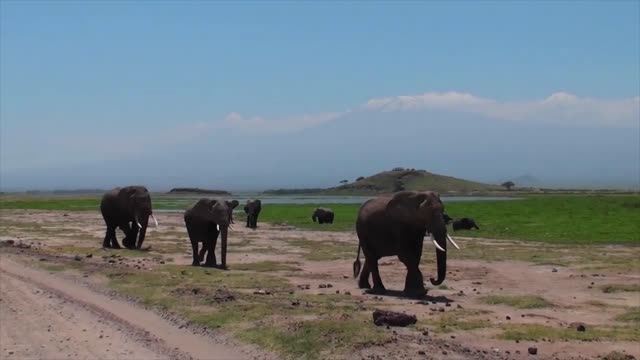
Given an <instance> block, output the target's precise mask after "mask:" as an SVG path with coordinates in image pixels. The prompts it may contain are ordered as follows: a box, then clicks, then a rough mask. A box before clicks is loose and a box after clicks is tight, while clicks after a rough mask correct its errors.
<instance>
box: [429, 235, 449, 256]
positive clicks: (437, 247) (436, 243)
mask: <svg viewBox="0 0 640 360" xmlns="http://www.w3.org/2000/svg"><path fill="white" fill-rule="evenodd" d="M431 241H433V245H435V246H436V249H438V250H440V251H442V252H447V250H445V249H443V248H442V247H441V246H440V245H438V242H437V241H436V239H434V238H433V235H431Z"/></svg>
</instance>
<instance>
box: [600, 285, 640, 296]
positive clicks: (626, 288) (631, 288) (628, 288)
mask: <svg viewBox="0 0 640 360" xmlns="http://www.w3.org/2000/svg"><path fill="white" fill-rule="evenodd" d="M636 291H640V284H608V285H604V286H602V292H603V293H607V294H610V293H617V292H636Z"/></svg>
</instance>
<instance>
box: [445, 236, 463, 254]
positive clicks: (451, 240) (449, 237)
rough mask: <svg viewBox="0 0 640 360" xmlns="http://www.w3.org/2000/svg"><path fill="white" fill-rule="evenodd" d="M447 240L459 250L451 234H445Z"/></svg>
mask: <svg viewBox="0 0 640 360" xmlns="http://www.w3.org/2000/svg"><path fill="white" fill-rule="evenodd" d="M447 240H449V242H450V243H451V244H452V245H453V246H455V247H456V249H458V250H460V246H458V244H456V242H455V241H453V239H452V238H451V236H449V234H447Z"/></svg>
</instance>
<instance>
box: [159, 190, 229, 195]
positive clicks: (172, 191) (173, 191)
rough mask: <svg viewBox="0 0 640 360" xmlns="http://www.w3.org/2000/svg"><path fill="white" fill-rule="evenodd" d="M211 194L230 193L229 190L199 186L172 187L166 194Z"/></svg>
mask: <svg viewBox="0 0 640 360" xmlns="http://www.w3.org/2000/svg"><path fill="white" fill-rule="evenodd" d="M185 193H189V194H212V195H231V193H230V192H228V191H224V190H209V189H200V188H173V189H171V190H169V192H168V193H167V194H185Z"/></svg>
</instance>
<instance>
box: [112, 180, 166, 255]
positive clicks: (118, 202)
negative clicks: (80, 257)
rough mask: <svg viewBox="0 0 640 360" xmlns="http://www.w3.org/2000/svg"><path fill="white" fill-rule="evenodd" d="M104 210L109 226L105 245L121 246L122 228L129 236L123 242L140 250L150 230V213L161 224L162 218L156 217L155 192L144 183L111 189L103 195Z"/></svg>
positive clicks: (128, 246) (128, 247) (129, 247)
mask: <svg viewBox="0 0 640 360" xmlns="http://www.w3.org/2000/svg"><path fill="white" fill-rule="evenodd" d="M100 212H102V218H103V219H104V222H105V224H106V225H107V232H106V235H105V237H104V241H103V242H102V247H104V248H113V249H120V245H119V244H118V240H117V239H116V228H118V227H119V228H120V229H121V230H122V231H123V232H124V235H125V238H124V239H122V245H124V246H125V247H126V248H127V249H140V248H141V247H142V243H143V242H144V237H145V235H146V233H147V225H148V223H149V216H151V217H152V218H153V221H154V222H155V224H156V226H158V221H157V220H156V218H155V216H153V210H152V207H151V195H150V194H149V190H147V188H146V187H144V186H126V187H123V188H115V189H113V190H111V191H109V192H107V193H106V194H104V196H103V197H102V202H101V203H100ZM129 223H131V225H129ZM138 231H139V236H138ZM136 239H137V240H138V243H137V244H136Z"/></svg>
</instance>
